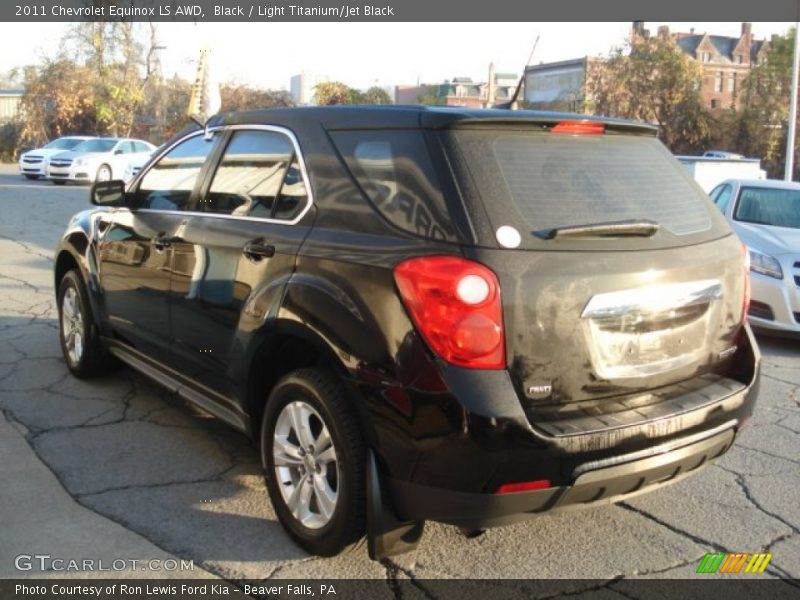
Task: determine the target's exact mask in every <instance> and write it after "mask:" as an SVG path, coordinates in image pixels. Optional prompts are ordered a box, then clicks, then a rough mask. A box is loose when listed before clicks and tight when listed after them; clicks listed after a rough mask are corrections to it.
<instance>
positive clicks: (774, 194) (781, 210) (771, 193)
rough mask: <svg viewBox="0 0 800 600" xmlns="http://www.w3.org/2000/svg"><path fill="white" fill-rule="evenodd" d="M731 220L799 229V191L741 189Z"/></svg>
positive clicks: (758, 188) (757, 188)
mask: <svg viewBox="0 0 800 600" xmlns="http://www.w3.org/2000/svg"><path fill="white" fill-rule="evenodd" d="M733 218H734V219H736V220H737V221H742V222H744V223H758V224H761V225H774V226H775V227H791V228H793V229H800V190H785V189H783V190H782V189H780V188H774V189H770V188H760V187H745V188H742V191H741V192H739V203H738V204H737V205H736V213H735V214H734V215H733Z"/></svg>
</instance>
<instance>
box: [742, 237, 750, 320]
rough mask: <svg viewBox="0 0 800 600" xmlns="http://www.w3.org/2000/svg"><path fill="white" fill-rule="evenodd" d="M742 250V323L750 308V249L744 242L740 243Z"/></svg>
mask: <svg viewBox="0 0 800 600" xmlns="http://www.w3.org/2000/svg"><path fill="white" fill-rule="evenodd" d="M742 251H743V252H744V299H743V300H742V323H744V320H745V319H746V318H747V311H748V310H750V250H749V249H748V248H747V245H746V244H742Z"/></svg>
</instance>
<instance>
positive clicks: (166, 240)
mask: <svg viewBox="0 0 800 600" xmlns="http://www.w3.org/2000/svg"><path fill="white" fill-rule="evenodd" d="M173 241H175V240H174V238H171V237H167V236H166V235H164V234H163V233H159V234H158V235H157V236H156V237H154V238H153V240H152V244H153V246H154V247H155V249H156V250H158V251H159V252H163V251H164V249H165V248H169V247H170V246H172V242H173Z"/></svg>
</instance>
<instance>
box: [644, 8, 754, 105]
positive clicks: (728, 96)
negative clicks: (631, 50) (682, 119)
mask: <svg viewBox="0 0 800 600" xmlns="http://www.w3.org/2000/svg"><path fill="white" fill-rule="evenodd" d="M642 32H644V29H643V28H642V25H641V22H636V23H634V33H642ZM658 34H659V35H672V37H673V38H674V39H675V41H676V42H677V44H678V46H679V47H680V49H681V50H683V51H684V52H685V53H686V54H687V55H689V56H690V57H691V58H693V59H694V60H696V61H697V62H698V63H700V65H701V66H702V67H703V81H702V84H701V86H700V95H701V97H702V99H703V104H704V105H705V106H706V107H707V108H711V109H725V108H731V107H738V106H739V105H740V103H741V98H742V94H741V91H742V86H743V83H744V80H745V79H746V78H747V75H748V74H749V73H750V69H751V68H753V67H754V66H755V65H757V64H759V63H760V62H761V61H763V60H764V58H765V57H766V55H767V52H768V51H769V42H767V41H766V40H756V39H755V38H754V37H753V31H752V25H751V24H750V23H742V32H741V34H740V35H739V37H726V36H721V35H709V34H708V33H702V34H698V33H695V32H694V30H692V31H690V32H689V33H674V34H670V32H669V29H668V28H667V27H666V26H663V27H659V31H658Z"/></svg>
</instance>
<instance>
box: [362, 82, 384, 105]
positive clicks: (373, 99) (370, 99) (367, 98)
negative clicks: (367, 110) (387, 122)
mask: <svg viewBox="0 0 800 600" xmlns="http://www.w3.org/2000/svg"><path fill="white" fill-rule="evenodd" d="M361 101H362V102H363V103H364V104H392V98H391V96H389V93H388V92H387V91H386V90H384V89H383V88H380V87H378V86H377V85H374V86H372V87H371V88H369V89H368V90H367V91H366V92H364V94H363V95H362V98H361Z"/></svg>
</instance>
